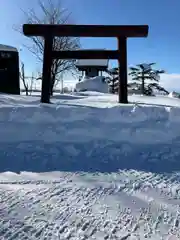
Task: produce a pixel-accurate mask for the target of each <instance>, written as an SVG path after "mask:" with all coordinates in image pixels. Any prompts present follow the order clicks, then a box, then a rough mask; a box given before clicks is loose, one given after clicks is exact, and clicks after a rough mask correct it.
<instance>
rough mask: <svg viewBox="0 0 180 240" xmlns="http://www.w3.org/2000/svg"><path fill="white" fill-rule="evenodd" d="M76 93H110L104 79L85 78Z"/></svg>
mask: <svg viewBox="0 0 180 240" xmlns="http://www.w3.org/2000/svg"><path fill="white" fill-rule="evenodd" d="M75 89H76V91H78V92H79V91H97V92H103V93H108V91H109V86H108V83H106V82H104V77H101V76H98V77H94V78H84V79H82V80H81V81H80V82H78V83H77V84H76V87H75Z"/></svg>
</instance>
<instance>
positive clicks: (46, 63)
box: [41, 36, 53, 103]
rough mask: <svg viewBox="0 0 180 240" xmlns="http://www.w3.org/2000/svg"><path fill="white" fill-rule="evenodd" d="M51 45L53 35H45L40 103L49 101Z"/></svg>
mask: <svg viewBox="0 0 180 240" xmlns="http://www.w3.org/2000/svg"><path fill="white" fill-rule="evenodd" d="M52 46H53V37H52V36H49V37H46V38H45V41H44V59H43V72H42V90H41V102H42V103H50V86H51V66H52Z"/></svg>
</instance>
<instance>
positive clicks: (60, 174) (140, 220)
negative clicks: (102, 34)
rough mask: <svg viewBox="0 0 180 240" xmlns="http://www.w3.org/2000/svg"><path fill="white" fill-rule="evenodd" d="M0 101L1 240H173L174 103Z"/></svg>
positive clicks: (179, 221) (178, 142)
mask: <svg viewBox="0 0 180 240" xmlns="http://www.w3.org/2000/svg"><path fill="white" fill-rule="evenodd" d="M129 101H130V104H128V105H124V104H118V103H117V96H116V95H111V94H103V93H98V92H91V91H87V92H83V93H82V92H78V93H74V94H72V95H67V94H66V95H56V96H54V97H53V99H52V102H53V104H50V105H46V104H40V103H39V97H38V96H31V97H26V96H12V95H11V96H10V95H0V110H1V111H0V133H1V138H0V172H1V173H0V239H2V240H25V239H26V240H27V239H43V240H45V239H46V240H49V239H50V240H51V239H52V240H57V239H58V240H59V239H60V240H61V239H62V240H64V239H70V240H75V239H76V240H78V239H79V240H85V239H112V240H113V239H118V240H125V239H127V240H141V239H151V240H160V239H163V240H167V239H171V240H172V239H180V208H179V206H180V161H179V159H180V148H179V146H180V128H179V122H180V100H179V99H177V98H173V97H171V98H170V97H169V96H158V97H145V96H141V95H131V96H129Z"/></svg>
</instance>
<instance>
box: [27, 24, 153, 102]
mask: <svg viewBox="0 0 180 240" xmlns="http://www.w3.org/2000/svg"><path fill="white" fill-rule="evenodd" d="M148 29H149V27H148V26H147V25H123V26H118V25H106V26H105V25H49V24H24V25H23V32H24V35H26V36H28V37H32V36H39V37H40V36H41V37H43V38H44V41H45V43H44V56H43V73H42V91H41V102H43V103H49V102H50V81H51V65H52V59H117V60H118V63H119V65H118V66H119V103H128V91H127V38H129V37H147V36H148ZM54 37H115V38H117V40H118V49H117V50H94V51H92V50H89V51H88V50H76V51H54V50H53V38H54Z"/></svg>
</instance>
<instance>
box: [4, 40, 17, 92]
mask: <svg viewBox="0 0 180 240" xmlns="http://www.w3.org/2000/svg"><path fill="white" fill-rule="evenodd" d="M0 92H2V93H9V94H20V79H19V53H18V50H17V49H16V48H14V47H11V46H7V45H2V44H0Z"/></svg>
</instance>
